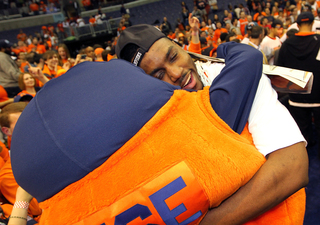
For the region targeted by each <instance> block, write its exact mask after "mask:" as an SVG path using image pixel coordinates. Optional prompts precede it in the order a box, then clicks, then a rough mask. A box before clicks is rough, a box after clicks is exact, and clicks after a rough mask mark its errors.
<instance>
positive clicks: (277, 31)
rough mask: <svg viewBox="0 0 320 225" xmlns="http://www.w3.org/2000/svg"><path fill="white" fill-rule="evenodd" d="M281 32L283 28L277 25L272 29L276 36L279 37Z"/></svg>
mask: <svg viewBox="0 0 320 225" xmlns="http://www.w3.org/2000/svg"><path fill="white" fill-rule="evenodd" d="M282 33H283V28H282V27H281V26H279V25H277V26H276V27H275V28H274V29H273V34H274V36H277V37H281V35H282Z"/></svg>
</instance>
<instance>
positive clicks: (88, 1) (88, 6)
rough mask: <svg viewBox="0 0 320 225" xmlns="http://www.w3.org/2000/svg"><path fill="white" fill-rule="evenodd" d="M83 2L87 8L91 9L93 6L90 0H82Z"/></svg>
mask: <svg viewBox="0 0 320 225" xmlns="http://www.w3.org/2000/svg"><path fill="white" fill-rule="evenodd" d="M81 3H82V5H83V7H84V8H85V9H86V10H89V9H91V7H92V6H91V1H90V0H82V1H81Z"/></svg>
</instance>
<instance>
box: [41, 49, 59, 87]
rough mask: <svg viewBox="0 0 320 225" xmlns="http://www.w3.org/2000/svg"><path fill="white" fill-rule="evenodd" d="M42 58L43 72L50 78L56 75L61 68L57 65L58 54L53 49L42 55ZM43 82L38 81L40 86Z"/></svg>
mask: <svg viewBox="0 0 320 225" xmlns="http://www.w3.org/2000/svg"><path fill="white" fill-rule="evenodd" d="M43 60H44V63H45V64H44V66H43V70H42V72H43V74H44V75H45V76H46V77H47V78H48V79H49V80H51V79H52V78H55V77H57V74H58V70H60V69H62V67H61V66H59V65H58V63H59V60H58V54H57V53H56V52H55V51H53V50H50V51H47V52H46V53H45V54H44V55H43ZM43 85H44V84H43V83H42V82H39V86H40V87H42V86H43Z"/></svg>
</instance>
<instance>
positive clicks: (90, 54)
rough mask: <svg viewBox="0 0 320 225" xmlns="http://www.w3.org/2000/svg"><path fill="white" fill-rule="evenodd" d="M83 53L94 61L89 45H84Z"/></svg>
mask: <svg viewBox="0 0 320 225" xmlns="http://www.w3.org/2000/svg"><path fill="white" fill-rule="evenodd" d="M85 54H86V55H87V57H88V58H91V59H92V60H91V61H94V49H93V48H92V47H91V46H88V47H86V49H85Z"/></svg>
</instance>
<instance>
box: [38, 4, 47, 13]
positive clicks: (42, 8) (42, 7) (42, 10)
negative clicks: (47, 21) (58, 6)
mask: <svg viewBox="0 0 320 225" xmlns="http://www.w3.org/2000/svg"><path fill="white" fill-rule="evenodd" d="M39 10H40V11H41V12H42V14H46V13H47V5H46V4H44V2H43V1H41V2H40V5H39Z"/></svg>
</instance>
